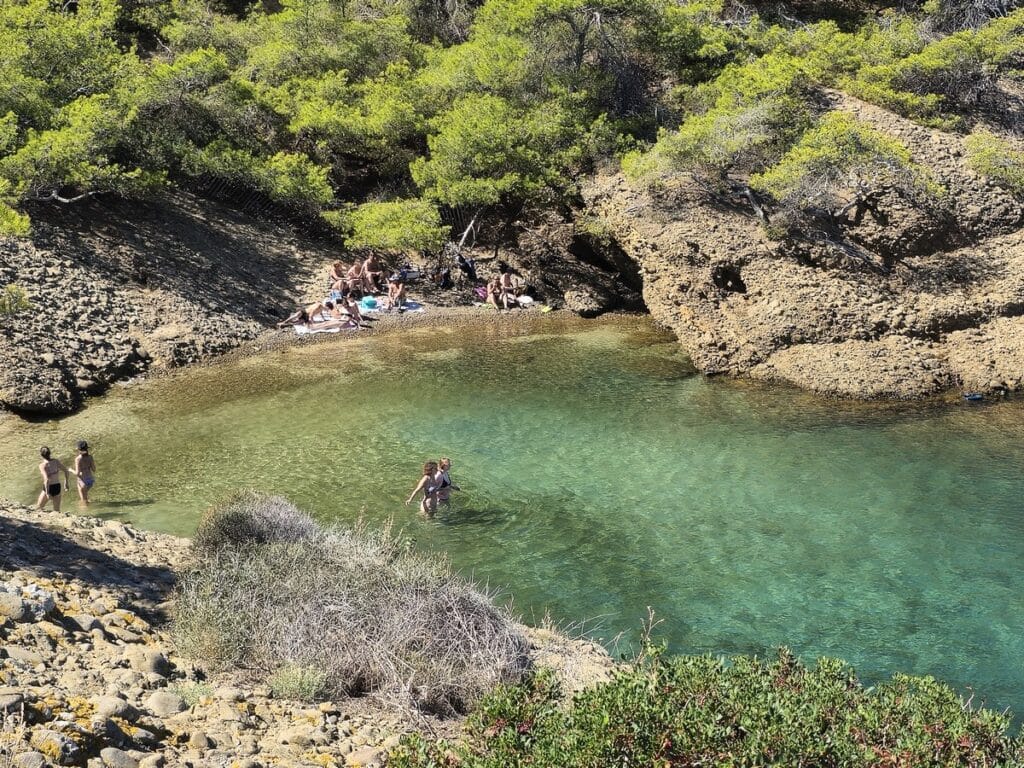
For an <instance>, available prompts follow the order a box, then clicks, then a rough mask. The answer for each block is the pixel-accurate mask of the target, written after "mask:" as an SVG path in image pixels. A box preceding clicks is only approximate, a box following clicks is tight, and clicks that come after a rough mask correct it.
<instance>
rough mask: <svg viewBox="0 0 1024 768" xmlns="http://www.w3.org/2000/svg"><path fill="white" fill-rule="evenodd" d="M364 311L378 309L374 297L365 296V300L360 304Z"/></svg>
mask: <svg viewBox="0 0 1024 768" xmlns="http://www.w3.org/2000/svg"><path fill="white" fill-rule="evenodd" d="M359 304H360V305H361V306H362V308H363V309H376V308H377V300H376V299H375V298H373V296H363V300H362V301H360V302H359Z"/></svg>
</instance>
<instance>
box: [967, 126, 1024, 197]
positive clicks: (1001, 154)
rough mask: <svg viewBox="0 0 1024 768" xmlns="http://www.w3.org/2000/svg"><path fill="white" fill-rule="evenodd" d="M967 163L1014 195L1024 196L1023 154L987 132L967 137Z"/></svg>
mask: <svg viewBox="0 0 1024 768" xmlns="http://www.w3.org/2000/svg"><path fill="white" fill-rule="evenodd" d="M966 144H967V162H968V163H969V164H970V166H971V168H972V169H974V171H975V172H977V173H980V174H981V175H982V176H987V177H988V178H990V179H992V180H993V181H994V182H996V183H997V184H1001V185H1002V186H1004V187H1006V188H1007V189H1009V190H1010V191H1011V192H1013V193H1014V194H1016V195H1020V196H1024V152H1022V151H1021V150H1019V149H1014V148H1013V146H1011V145H1010V143H1009V142H1008V141H1004V140H1003V139H1000V138H999V137H998V136H995V135H993V134H991V133H988V132H987V131H978V132H976V133H973V134H971V135H970V136H968V137H967V142H966Z"/></svg>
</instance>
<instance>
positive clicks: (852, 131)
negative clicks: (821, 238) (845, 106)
mask: <svg viewBox="0 0 1024 768" xmlns="http://www.w3.org/2000/svg"><path fill="white" fill-rule="evenodd" d="M750 185H751V187H753V188H754V189H756V190H758V191H760V192H763V193H764V194H767V195H770V196H771V197H772V198H774V199H775V200H776V202H777V203H778V205H779V207H780V208H781V209H782V211H783V214H784V215H789V216H792V215H794V214H796V213H798V212H819V213H820V212H824V213H826V214H828V215H829V216H836V215H838V213H839V209H840V208H843V207H844V206H845V204H846V203H847V202H849V201H851V200H853V201H864V200H865V199H866V198H867V197H869V196H870V195H873V194H877V193H878V192H881V191H882V190H885V189H892V190H895V191H896V192H898V193H899V194H900V195H902V196H904V197H906V198H908V199H911V200H914V201H916V202H918V203H920V204H926V203H927V202H928V201H931V200H934V199H936V198H938V197H939V196H941V194H942V192H943V190H942V189H941V188H940V187H939V186H938V185H936V184H935V182H934V181H932V180H931V178H930V177H929V175H928V173H927V171H926V170H925V169H923V168H921V167H920V166H918V165H916V164H914V163H913V162H912V161H911V159H910V152H908V151H907V148H906V147H904V146H903V145H902V144H900V143H899V142H898V141H896V140H895V139H890V138H887V137H886V136H884V135H882V134H881V133H879V132H878V131H876V130H874V129H873V128H871V127H870V126H868V125H866V124H864V123H861V122H859V121H858V120H857V119H856V118H855V117H853V116H852V115H850V114H848V113H846V112H829V113H828V114H826V115H825V116H824V117H822V119H821V120H820V122H819V123H818V124H817V125H816V126H815V127H814V128H813V129H811V130H809V131H807V132H806V133H805V134H804V135H803V136H802V137H801V139H800V141H799V142H797V143H796V144H795V145H794V146H793V147H792V148H791V149H790V150H789V151H788V152H787V153H786V154H785V156H784V157H783V158H782V159H781V161H780V162H779V163H778V164H776V165H775V166H773V167H772V168H770V169H768V170H767V171H765V172H764V173H761V174H758V175H756V176H754V177H752V178H751V180H750Z"/></svg>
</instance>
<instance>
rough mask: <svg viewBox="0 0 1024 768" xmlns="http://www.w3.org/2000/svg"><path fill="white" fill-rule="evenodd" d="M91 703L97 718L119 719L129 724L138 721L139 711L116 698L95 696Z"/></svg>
mask: <svg viewBox="0 0 1024 768" xmlns="http://www.w3.org/2000/svg"><path fill="white" fill-rule="evenodd" d="M91 703H92V705H93V706H94V707H95V708H96V714H97V715H98V716H99V717H119V718H121V719H122V720H127V721H128V722H129V723H134V722H135V721H136V720H138V719H139V710H137V709H136V708H135V707H133V706H132V705H131V704H129V703H128V702H127V701H125V700H124V699H122V698H119V697H117V696H97V697H95V698H94V699H92V702H91Z"/></svg>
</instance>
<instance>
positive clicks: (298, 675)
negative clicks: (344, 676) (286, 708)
mask: <svg viewBox="0 0 1024 768" xmlns="http://www.w3.org/2000/svg"><path fill="white" fill-rule="evenodd" d="M326 684H327V675H326V674H325V673H324V672H323V671H322V670H319V669H313V668H312V667H301V666H297V665H295V664H286V665H285V666H283V667H281V668H280V669H278V670H277V671H275V672H274V673H273V674H272V675H270V677H268V678H267V685H269V686H270V691H271V693H273V694H274V698H275V699H297V700H298V701H316V699H317V697H318V696H319V695H320V694H321V693H322V692H323V690H324V688H325V687H326Z"/></svg>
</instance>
